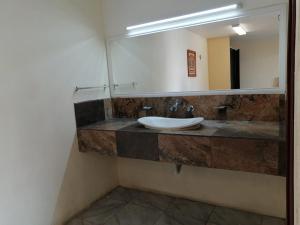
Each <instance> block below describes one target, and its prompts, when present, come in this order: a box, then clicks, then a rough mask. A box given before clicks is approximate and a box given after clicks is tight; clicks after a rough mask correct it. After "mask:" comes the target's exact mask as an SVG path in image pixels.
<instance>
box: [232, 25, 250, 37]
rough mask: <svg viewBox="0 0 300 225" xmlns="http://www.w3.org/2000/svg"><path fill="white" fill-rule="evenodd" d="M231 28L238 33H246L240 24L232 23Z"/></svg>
mask: <svg viewBox="0 0 300 225" xmlns="http://www.w3.org/2000/svg"><path fill="white" fill-rule="evenodd" d="M232 29H233V30H234V31H235V33H237V34H238V35H246V34H247V32H246V30H245V29H244V28H243V27H241V25H234V26H232Z"/></svg>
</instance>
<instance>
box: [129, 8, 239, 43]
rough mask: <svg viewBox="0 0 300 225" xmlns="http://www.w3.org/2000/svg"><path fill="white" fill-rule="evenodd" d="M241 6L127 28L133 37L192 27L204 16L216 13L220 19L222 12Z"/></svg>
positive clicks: (201, 20)
mask: <svg viewBox="0 0 300 225" xmlns="http://www.w3.org/2000/svg"><path fill="white" fill-rule="evenodd" d="M241 7H242V6H241V4H232V5H228V6H224V7H219V8H215V9H210V10H206V11H201V12H197V13H192V14H187V15H183V16H178V17H173V18H169V19H163V20H158V21H153V22H149V23H144V24H139V25H134V26H129V27H127V28H126V29H127V30H128V36H130V37H133V36H140V35H145V34H152V33H158V32H162V31H166V30H173V29H178V28H183V27H190V26H195V25H198V24H201V22H203V21H204V20H203V19H204V16H212V15H214V14H216V18H215V19H219V17H220V14H219V13H220V12H227V11H232V10H235V9H238V8H241ZM210 19H211V18H210Z"/></svg>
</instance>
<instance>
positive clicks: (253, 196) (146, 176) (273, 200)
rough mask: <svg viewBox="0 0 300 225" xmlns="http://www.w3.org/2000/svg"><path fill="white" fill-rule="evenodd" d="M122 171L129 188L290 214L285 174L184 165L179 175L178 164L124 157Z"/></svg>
mask: <svg viewBox="0 0 300 225" xmlns="http://www.w3.org/2000/svg"><path fill="white" fill-rule="evenodd" d="M137 168H138V169H137ZM118 171H119V180H120V184H121V185H123V186H125V187H131V188H138V189H142V190H150V191H155V192H160V193H165V194H169V195H173V196H179V197H184V198H188V199H193V200H198V201H203V202H207V203H211V204H216V205H219V206H226V207H232V208H237V209H242V210H246V211H250V212H256V213H260V214H264V215H271V216H278V217H283V218H284V217H285V215H286V210H285V204H286V203H285V182H286V179H285V178H283V177H276V176H268V175H263V174H254V173H246V172H237V171H229V170H218V169H208V168H200V167H190V166H183V168H182V172H181V174H179V175H176V174H175V165H174V164H170V163H161V162H151V161H142V160H134V159H124V158H119V159H118Z"/></svg>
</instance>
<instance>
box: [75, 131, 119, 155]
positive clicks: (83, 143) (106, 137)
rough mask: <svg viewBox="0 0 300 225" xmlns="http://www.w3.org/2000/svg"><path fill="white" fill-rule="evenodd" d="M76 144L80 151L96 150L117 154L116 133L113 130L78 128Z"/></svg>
mask: <svg viewBox="0 0 300 225" xmlns="http://www.w3.org/2000/svg"><path fill="white" fill-rule="evenodd" d="M77 135H78V144H79V150H80V151H81V152H88V151H93V152H98V153H100V154H102V155H107V156H117V145H116V143H117V141H116V133H115V132H113V131H97V130H84V129H81V130H78V131H77Z"/></svg>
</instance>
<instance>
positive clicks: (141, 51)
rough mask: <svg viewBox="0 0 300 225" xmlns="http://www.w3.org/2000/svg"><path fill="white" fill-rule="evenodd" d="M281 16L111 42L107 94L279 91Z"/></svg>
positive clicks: (281, 82) (281, 75)
mask: <svg viewBox="0 0 300 225" xmlns="http://www.w3.org/2000/svg"><path fill="white" fill-rule="evenodd" d="M281 12H282V11H280V10H279V11H276V12H274V11H272V12H268V13H264V14H261V15H248V16H244V17H240V18H234V19H228V20H223V21H219V22H215V23H208V24H204V25H199V26H195V27H188V28H182V29H176V30H172V31H166V32H161V33H156V34H150V35H145V36H139V37H132V38H118V39H114V40H111V41H109V42H108V49H109V56H110V66H111V68H110V72H111V73H110V76H111V78H110V79H111V82H112V83H113V84H115V86H114V88H113V90H112V94H122V93H129V92H131V93H134V92H136V93H170V92H201V91H216V90H233V89H250V90H252V89H255V90H258V89H274V90H275V89H276V90H280V89H279V88H281V89H284V79H285V72H284V71H285V53H284V52H283V51H282V50H281V49H284V48H283V47H284V46H285V40H286V39H285V30H286V26H285V24H286V23H285V21H281V20H283V19H282V18H283V16H282V15H281ZM282 59H283V60H282ZM132 84H135V85H132Z"/></svg>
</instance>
